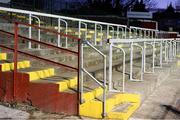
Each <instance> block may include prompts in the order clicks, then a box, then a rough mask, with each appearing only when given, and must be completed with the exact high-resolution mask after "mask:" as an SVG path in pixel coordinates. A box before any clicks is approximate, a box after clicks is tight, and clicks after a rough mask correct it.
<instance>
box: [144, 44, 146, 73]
mask: <svg viewBox="0 0 180 120" xmlns="http://www.w3.org/2000/svg"><path fill="white" fill-rule="evenodd" d="M145 72H146V42H144V73H145Z"/></svg>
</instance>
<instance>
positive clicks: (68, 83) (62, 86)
mask: <svg viewBox="0 0 180 120" xmlns="http://www.w3.org/2000/svg"><path fill="white" fill-rule="evenodd" d="M56 84H58V85H59V92H63V91H66V90H68V89H69V88H74V87H75V86H77V77H75V78H72V79H70V80H64V81H61V82H56Z"/></svg>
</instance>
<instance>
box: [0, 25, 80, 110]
mask: <svg viewBox="0 0 180 120" xmlns="http://www.w3.org/2000/svg"><path fill="white" fill-rule="evenodd" d="M19 25H24V26H27V27H32V28H35V29H40V30H41V31H44V32H50V33H53V34H55V35H56V36H57V35H61V36H64V37H68V38H71V39H72V40H75V41H77V43H78V51H72V50H69V49H65V48H60V47H57V46H55V45H52V44H49V43H46V42H42V41H38V40H35V39H30V38H27V37H25V36H22V35H19V34H18V32H19ZM0 33H1V34H4V35H5V36H11V37H14V48H10V47H7V46H5V45H0V48H3V49H7V50H10V51H12V52H13V53H14V73H13V74H14V76H13V77H14V80H13V90H14V96H15V93H16V88H15V86H16V85H15V84H16V81H17V80H18V78H17V72H18V71H17V61H18V60H17V58H18V55H19V54H22V55H25V56H28V57H30V58H33V59H37V60H41V61H43V62H47V63H49V64H52V65H55V66H58V67H63V68H65V69H68V70H73V71H76V72H77V79H78V80H77V82H78V83H77V85H78V88H79V71H80V67H79V66H80V48H81V47H80V45H81V42H80V41H81V40H80V39H79V38H76V37H74V36H71V35H67V34H63V33H59V32H56V31H53V30H49V29H46V28H41V27H38V26H34V25H30V24H26V23H20V22H15V23H14V33H11V32H7V31H3V30H0ZM19 38H21V39H23V40H24V41H28V42H32V43H36V44H39V45H41V46H44V47H47V48H51V49H54V50H56V51H63V52H64V53H67V54H72V55H75V56H77V57H78V62H77V68H75V67H72V66H69V65H65V64H62V63H59V62H55V61H52V60H49V59H46V58H43V57H39V56H36V55H33V54H30V53H27V52H24V51H21V50H19V49H18V43H19ZM77 94H78V95H77V96H78V97H77V101H78V103H77V106H78V107H77V108H78V110H77V111H79V89H78V92H77ZM78 113H79V112H78Z"/></svg>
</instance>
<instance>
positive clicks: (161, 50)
mask: <svg viewBox="0 0 180 120" xmlns="http://www.w3.org/2000/svg"><path fill="white" fill-rule="evenodd" d="M162 42H163V41H162V40H161V43H160V67H161V68H162V61H163V45H162Z"/></svg>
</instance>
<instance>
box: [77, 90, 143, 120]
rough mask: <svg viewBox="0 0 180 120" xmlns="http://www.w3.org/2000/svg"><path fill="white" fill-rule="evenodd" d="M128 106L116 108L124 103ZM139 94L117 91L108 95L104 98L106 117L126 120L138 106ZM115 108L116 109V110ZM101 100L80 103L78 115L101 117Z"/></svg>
mask: <svg viewBox="0 0 180 120" xmlns="http://www.w3.org/2000/svg"><path fill="white" fill-rule="evenodd" d="M127 103H128V104H129V105H128V106H126V107H124V108H123V109H122V108H121V109H120V110H118V109H117V108H118V107H121V106H123V105H124V104H127ZM139 105H140V96H139V95H136V94H127V93H124V94H122V93H119V94H117V93H116V94H114V95H110V96H108V98H107V99H106V116H105V117H106V118H109V119H120V120H127V119H128V118H129V117H130V116H131V115H132V114H133V113H134V112H135V111H136V110H137V108H138V107H139ZM116 109H117V110H116ZM102 112H103V109H102V101H101V100H97V99H93V100H90V101H88V102H85V103H83V104H81V105H80V115H81V116H87V117H91V118H99V119H100V118H103V117H102Z"/></svg>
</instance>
